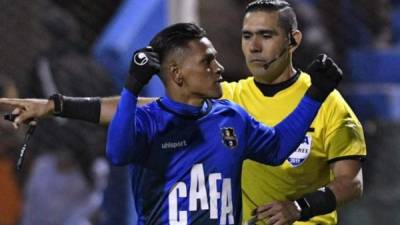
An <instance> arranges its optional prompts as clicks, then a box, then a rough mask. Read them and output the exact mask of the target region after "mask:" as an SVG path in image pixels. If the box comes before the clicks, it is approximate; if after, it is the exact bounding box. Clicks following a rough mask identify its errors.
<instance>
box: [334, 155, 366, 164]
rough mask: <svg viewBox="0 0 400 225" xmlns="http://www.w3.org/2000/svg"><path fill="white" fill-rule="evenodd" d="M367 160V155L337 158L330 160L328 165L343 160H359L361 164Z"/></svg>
mask: <svg viewBox="0 0 400 225" xmlns="http://www.w3.org/2000/svg"><path fill="white" fill-rule="evenodd" d="M365 159H366V156H365V155H348V156H342V157H337V158H334V159H330V160H328V163H329V164H330V163H334V162H337V161H341V160H359V161H361V162H364V160H365Z"/></svg>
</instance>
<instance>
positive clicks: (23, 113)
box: [0, 98, 54, 128]
mask: <svg viewBox="0 0 400 225" xmlns="http://www.w3.org/2000/svg"><path fill="white" fill-rule="evenodd" d="M0 105H4V106H7V107H14V110H13V111H12V112H11V113H12V114H14V115H17V116H16V117H15V119H14V122H13V125H14V127H15V128H18V127H19V125H21V124H24V123H26V124H27V123H29V122H31V121H32V120H37V119H42V118H45V117H48V116H50V115H52V111H53V109H54V104H53V102H52V101H49V100H47V99H33V98H30V99H21V98H0Z"/></svg>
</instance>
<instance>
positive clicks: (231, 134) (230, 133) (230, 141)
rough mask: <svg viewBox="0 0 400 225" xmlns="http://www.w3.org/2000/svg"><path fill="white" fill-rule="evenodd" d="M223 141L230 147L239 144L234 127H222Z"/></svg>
mask: <svg viewBox="0 0 400 225" xmlns="http://www.w3.org/2000/svg"><path fill="white" fill-rule="evenodd" d="M221 135H222V142H223V143H224V145H226V146H227V147H228V148H230V149H232V148H235V147H236V146H237V145H238V140H237V137H236V134H235V130H234V129H233V128H232V127H223V128H221Z"/></svg>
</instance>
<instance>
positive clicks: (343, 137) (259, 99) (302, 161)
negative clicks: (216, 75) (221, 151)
mask: <svg viewBox="0 0 400 225" xmlns="http://www.w3.org/2000/svg"><path fill="white" fill-rule="evenodd" d="M310 85H311V80H310V77H309V76H308V75H307V74H305V73H303V72H302V73H301V74H300V75H299V78H298V79H297V81H296V82H295V83H293V84H292V85H291V86H290V87H288V88H286V89H284V90H281V91H279V92H278V93H276V94H275V95H274V96H273V97H266V96H264V95H263V94H262V92H261V91H260V90H259V89H258V88H257V86H256V84H255V83H254V79H253V77H249V78H247V79H244V80H240V81H239V82H231V83H226V82H224V83H223V84H222V87H223V94H224V95H223V97H222V98H225V99H229V100H232V101H234V102H236V103H237V104H239V105H241V106H242V107H244V108H245V109H246V110H247V112H249V113H250V114H251V115H252V116H253V117H254V118H256V119H257V120H258V121H260V122H263V123H264V124H266V125H269V126H274V125H276V124H277V123H279V122H280V121H281V120H283V119H284V118H285V117H286V116H288V115H289V114H290V113H291V112H292V111H293V110H294V108H295V107H296V106H297V104H298V103H299V102H300V100H301V98H302V97H303V96H304V94H305V92H306V90H307V89H308V87H309V86H310ZM365 155H366V146H365V141H364V134H363V130H362V126H361V124H360V122H359V121H358V119H357V117H356V116H355V115H354V113H353V111H352V110H351V109H350V107H349V106H348V104H347V103H346V102H345V100H344V99H343V97H342V96H341V95H340V94H339V92H338V91H336V90H335V91H334V92H332V93H331V94H330V95H329V96H328V98H327V99H326V100H325V102H324V103H323V104H322V107H321V108H320V110H319V112H318V114H317V116H316V118H315V119H314V121H313V123H312V125H311V127H310V129H309V131H308V132H307V135H306V136H305V137H304V142H303V143H302V144H300V146H299V147H298V149H297V150H296V152H294V153H293V154H292V155H291V156H290V157H289V159H288V160H286V161H285V162H284V164H282V165H281V166H277V167H273V166H267V165H263V164H260V163H257V162H255V161H251V160H246V161H245V162H244V165H243V171H242V190H243V196H242V197H243V221H247V220H248V219H249V218H250V213H251V210H253V209H255V208H256V207H257V206H259V205H263V204H266V203H269V202H271V201H273V200H279V201H281V200H294V199H297V198H299V197H301V196H302V195H304V194H305V193H309V192H313V191H315V190H317V189H318V188H320V187H322V186H325V185H326V184H327V183H329V182H330V181H331V180H332V179H333V175H332V173H331V171H330V167H329V163H330V162H334V161H335V160H340V159H344V158H348V157H364V156H365ZM336 223H337V215H336V212H333V213H330V214H327V215H323V216H316V217H313V218H312V219H311V220H310V221H309V222H296V223H295V224H296V225H306V224H307V225H311V224H314V225H316V224H320V225H327V224H329V225H331V224H336ZM259 224H264V223H262V222H259Z"/></svg>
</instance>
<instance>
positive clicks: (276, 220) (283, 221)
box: [247, 201, 300, 225]
mask: <svg viewBox="0 0 400 225" xmlns="http://www.w3.org/2000/svg"><path fill="white" fill-rule="evenodd" d="M252 216H253V217H252V218H251V219H250V220H249V221H247V224H248V225H253V224H256V223H257V221H264V222H265V223H266V224H268V225H292V224H293V223H294V222H295V221H296V220H298V219H299V218H300V212H299V211H298V210H297V208H296V206H295V205H294V203H293V202H292V201H274V202H272V203H269V204H266V205H262V206H259V207H257V209H255V210H254V211H253V213H252Z"/></svg>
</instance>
